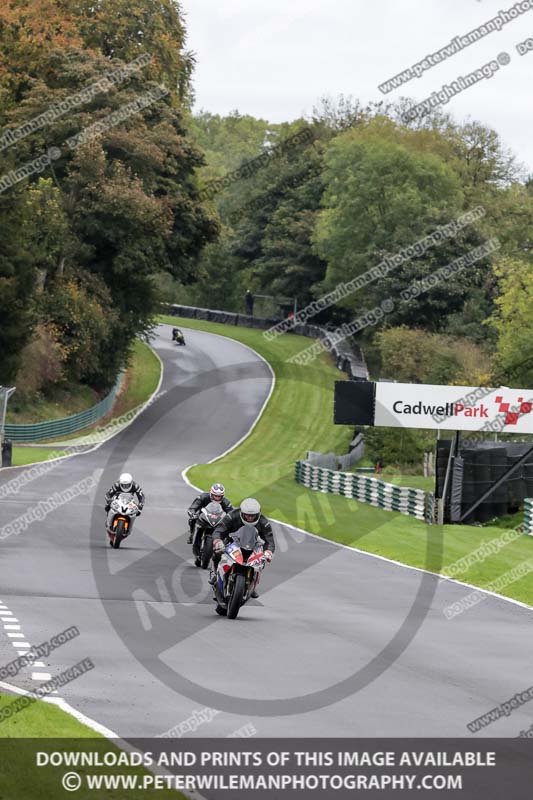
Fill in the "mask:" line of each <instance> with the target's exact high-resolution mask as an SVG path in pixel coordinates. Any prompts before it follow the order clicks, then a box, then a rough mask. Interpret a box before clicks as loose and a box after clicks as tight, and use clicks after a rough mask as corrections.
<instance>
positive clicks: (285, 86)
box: [182, 0, 533, 172]
mask: <svg viewBox="0 0 533 800" xmlns="http://www.w3.org/2000/svg"><path fill="white" fill-rule="evenodd" d="M515 2H516V0H182V7H183V8H184V11H185V14H186V19H187V27H188V32H189V41H188V46H189V48H190V49H192V50H194V51H195V53H196V55H197V59H198V65H197V69H196V73H195V78H194V86H195V91H196V98H197V102H196V109H200V108H203V109H205V110H208V111H211V112H213V113H219V114H226V113H228V112H229V111H231V110H233V109H238V110H239V111H240V112H241V113H247V114H252V115H254V116H256V117H262V118H263V119H268V120H269V121H271V122H281V121H284V120H291V119H294V118H295V117H298V116H302V115H306V114H310V113H311V111H312V109H313V106H314V105H315V104H316V103H317V101H318V100H319V98H320V97H321V96H323V95H329V96H331V97H336V96H337V95H338V94H341V93H342V94H344V95H352V96H353V97H354V98H359V99H360V100H361V101H362V102H366V101H368V100H380V99H391V100H393V99H395V98H397V97H399V96H401V95H405V96H409V97H412V98H414V100H415V101H417V102H418V101H421V100H423V99H425V98H426V97H428V96H429V95H430V94H431V92H433V91H436V90H438V89H440V88H441V86H442V85H443V84H444V83H450V82H451V81H452V80H454V79H455V78H456V77H457V76H458V75H465V74H466V73H468V72H471V71H472V70H474V69H477V68H478V67H480V66H482V65H483V64H485V63H487V62H488V61H490V60H491V59H495V58H496V57H497V56H498V54H499V53H502V52H506V53H508V54H509V55H510V56H511V63H510V64H508V65H507V66H502V67H501V69H500V70H499V71H498V72H497V73H496V74H495V75H494V76H493V77H492V78H491V79H490V80H483V81H481V82H480V83H477V84H475V85H474V86H472V87H471V88H469V89H467V90H466V91H464V92H463V93H462V94H460V95H458V96H457V97H454V98H452V100H450V102H449V103H448V104H447V106H445V108H446V109H447V110H449V111H451V112H452V113H453V115H454V116H455V118H456V119H458V120H459V121H466V120H467V119H468V118H469V117H470V118H473V119H476V120H479V121H480V122H483V123H484V124H487V125H489V126H491V127H493V128H494V129H495V130H496V131H498V133H499V134H500V136H501V138H502V141H503V143H504V145H506V146H507V147H509V148H511V150H512V151H513V152H514V153H515V154H516V155H517V156H518V158H519V159H520V161H522V162H523V163H524V164H525V165H526V167H527V168H528V170H530V171H531V172H533V137H532V136H531V132H532V131H531V128H532V126H531V120H532V117H533V108H532V106H533V103H532V95H533V92H532V80H531V75H532V73H533V51H531V52H529V53H527V54H526V55H524V56H520V55H519V54H518V53H517V51H516V45H517V44H518V43H519V42H522V41H524V40H525V39H527V38H528V37H529V36H531V37H533V8H532V10H530V11H526V12H525V13H524V14H522V15H521V16H519V17H518V18H517V19H515V20H513V21H511V22H509V23H508V24H507V25H504V27H503V28H502V30H501V31H495V32H494V33H492V34H490V35H489V36H487V37H486V38H484V39H482V40H480V41H479V42H477V43H476V44H473V45H471V46H470V47H468V48H466V49H465V50H463V51H462V52H459V53H458V54H457V55H454V56H452V57H450V58H449V59H448V60H446V61H444V62H443V63H441V64H438V65H437V66H435V67H433V68H431V69H429V70H428V71H426V72H425V73H424V75H423V77H422V78H421V79H416V78H415V79H414V80H412V81H411V82H410V83H407V84H405V85H404V86H403V87H401V88H400V89H395V90H393V91H392V92H390V93H389V94H387V95H384V94H382V93H381V92H380V91H379V90H378V88H377V86H378V84H380V83H383V81H385V80H387V79H388V78H390V77H392V76H393V75H396V74H397V73H398V72H401V71H402V70H404V69H406V68H407V67H409V66H411V65H412V64H414V63H415V62H417V61H420V60H422V59H423V58H424V56H425V55H427V54H428V53H433V52H434V51H435V50H438V49H439V48H441V47H443V46H445V45H447V44H448V43H449V42H450V40H451V39H452V38H453V37H454V36H458V35H461V34H465V33H467V32H468V31H470V30H472V28H475V27H477V26H479V25H481V24H483V23H484V22H487V21H488V20H489V19H491V18H492V17H494V16H495V15H496V14H497V13H498V11H500V10H501V9H504V10H506V9H509V8H511V7H512V6H513V5H514V4H515ZM531 5H532V6H533V0H531Z"/></svg>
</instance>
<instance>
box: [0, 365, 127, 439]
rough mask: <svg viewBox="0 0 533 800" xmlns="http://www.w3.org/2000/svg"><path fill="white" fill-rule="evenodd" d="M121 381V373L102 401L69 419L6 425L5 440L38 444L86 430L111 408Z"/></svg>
mask: <svg viewBox="0 0 533 800" xmlns="http://www.w3.org/2000/svg"><path fill="white" fill-rule="evenodd" d="M122 379H123V373H122V372H121V373H120V375H119V377H118V380H117V382H116V383H115V385H114V386H113V388H112V389H111V391H110V392H109V394H108V395H107V396H106V397H104V399H103V400H100V402H99V403H97V404H96V405H95V406H93V407H92V408H88V409H86V410H85V411H80V412H79V413H78V414H72V415H71V416H70V417H63V418H62V419H52V420H49V421H48V422H32V423H27V424H22V423H11V424H9V423H6V426H5V435H6V439H9V440H10V441H12V442H39V441H42V440H44V439H59V438H60V437H61V436H67V435H68V434H70V433H76V432H77V431H81V430H83V429H84V428H88V427H89V426H90V425H94V423H95V422H98V421H99V420H101V419H103V417H105V416H106V414H108V413H109V412H110V411H111V409H112V408H113V404H114V402H115V398H116V396H117V392H118V390H119V389H120V387H121V385H122Z"/></svg>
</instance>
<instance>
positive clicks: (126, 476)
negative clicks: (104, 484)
mask: <svg viewBox="0 0 533 800" xmlns="http://www.w3.org/2000/svg"><path fill="white" fill-rule="evenodd" d="M118 484H119V486H120V488H121V489H122V491H123V492H131V487H132V486H133V478H132V477H131V475H130V473H129V472H123V473H122V475H121V476H120V478H119V479H118Z"/></svg>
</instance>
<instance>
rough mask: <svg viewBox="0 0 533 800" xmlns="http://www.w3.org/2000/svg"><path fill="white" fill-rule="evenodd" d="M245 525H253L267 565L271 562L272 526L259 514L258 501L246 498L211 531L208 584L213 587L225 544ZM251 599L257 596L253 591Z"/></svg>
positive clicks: (273, 542) (272, 548)
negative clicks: (210, 565) (210, 563)
mask: <svg viewBox="0 0 533 800" xmlns="http://www.w3.org/2000/svg"><path fill="white" fill-rule="evenodd" d="M247 523H249V524H252V525H255V527H256V529H257V533H258V534H259V536H260V538H261V539H263V541H264V547H265V549H264V551H263V552H264V555H265V558H266V560H267V562H268V563H269V564H270V562H271V561H272V556H273V555H274V551H275V549H276V543H275V541H274V533H273V531H272V526H271V524H270V522H269V520H268V519H267V518H266V517H265V516H264V515H263V514H261V506H260V504H259V503H258V501H257V500H255V499H254V498H253V497H247V498H246V500H243V501H242V503H241V505H240V507H239V508H235V509H233V511H230V513H229V514H226V516H225V517H223V518H222V519H221V520H220V522H219V523H218V525H217V526H216V528H215V530H214V531H213V574H212V576H211V577H210V579H209V583H210V584H212V585H214V583H215V581H216V575H217V568H218V562H219V561H220V556H221V555H222V553H223V552H224V548H225V547H226V544H227V543H228V542H229V540H230V539H231V534H232V533H235V532H236V531H238V530H239V528H242V526H243V525H245V524H247ZM252 597H254V598H257V597H259V595H258V593H257V592H255V591H254V592H253V594H252Z"/></svg>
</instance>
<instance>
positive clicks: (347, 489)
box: [295, 461, 434, 524]
mask: <svg viewBox="0 0 533 800" xmlns="http://www.w3.org/2000/svg"><path fill="white" fill-rule="evenodd" d="M295 479H296V482H297V483H301V484H302V486H307V487H308V488H309V489H314V490H315V491H317V492H328V493H330V494H338V495H343V496H344V497H351V498H353V499H354V500H359V501H360V502H361V503H369V504H370V505H372V506H376V507H377V508H383V509H385V510H386V511H397V512H399V513H400V514H407V515H409V516H411V517H416V518H417V519H420V520H422V521H425V522H428V523H430V524H431V523H432V522H433V514H434V512H433V505H434V498H433V493H432V492H426V491H424V490H423V489H410V488H408V487H406V486H396V485H395V484H392V483H386V482H385V481H382V480H380V479H379V478H371V477H369V476H366V475H357V474H354V473H352V472H337V471H336V470H332V469H326V468H324V467H317V466H313V465H312V464H310V463H309V462H307V461H297V462H296V467H295Z"/></svg>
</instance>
